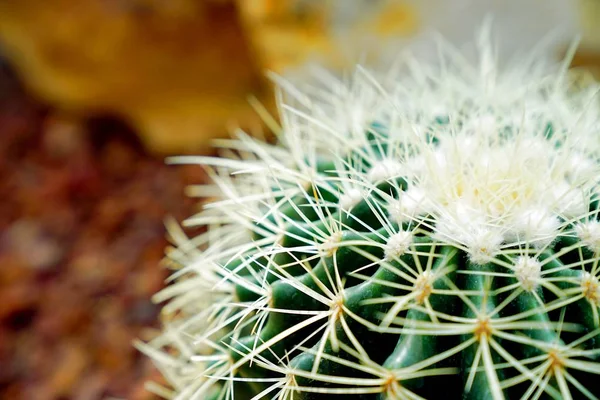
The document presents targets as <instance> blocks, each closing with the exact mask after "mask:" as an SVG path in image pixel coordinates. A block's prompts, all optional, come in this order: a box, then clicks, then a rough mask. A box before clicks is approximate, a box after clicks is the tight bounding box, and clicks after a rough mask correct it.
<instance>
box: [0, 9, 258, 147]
mask: <svg viewBox="0 0 600 400" xmlns="http://www.w3.org/2000/svg"><path fill="white" fill-rule="evenodd" d="M0 42H1V43H2V46H3V47H4V52H5V53H6V54H7V55H8V57H9V59H10V60H11V61H12V62H13V64H14V65H15V66H16V69H17V71H18V73H19V74H20V75H21V76H22V77H23V80H24V81H25V83H26V85H27V86H28V87H29V88H30V89H31V90H32V91H33V92H34V93H35V94H37V95H38V96H40V97H42V98H43V99H45V100H46V101H49V102H50V103H52V104H55V105H57V106H58V107H59V108H61V109H63V110H67V111H70V112H74V113H78V114H80V115H89V114H94V113H111V114H117V115H120V116H122V117H124V118H125V119H126V120H127V121H129V122H130V123H131V124H132V125H133V126H134V127H136V128H137V130H138V131H139V132H140V134H141V136H142V138H143V140H144V141H145V143H146V144H147V146H148V147H149V148H151V149H153V150H156V151H159V152H181V151H186V150H195V151H198V150H201V149H205V148H206V145H207V140H206V139H207V138H208V137H211V136H215V135H219V134H223V133H226V131H225V126H226V125H227V123H228V122H236V123H238V124H240V125H242V126H245V127H247V126H250V125H255V124H258V122H259V121H258V117H257V116H256V113H254V112H253V110H252V109H251V108H250V106H249V105H248V102H247V100H246V98H247V95H249V94H254V95H258V96H259V97H260V96H261V95H262V94H264V93H266V92H267V91H266V90H265V85H264V82H263V79H262V72H261V69H260V67H259V66H258V64H257V61H256V60H255V59H254V57H253V54H252V51H251V49H250V47H249V45H248V43H247V39H246V37H245V35H244V33H243V30H242V28H241V26H240V23H239V16H238V13H237V10H236V5H235V3H234V2H233V0H221V1H217V0H212V1H211V0H168V1H164V0H0ZM265 101H267V102H268V100H265Z"/></svg>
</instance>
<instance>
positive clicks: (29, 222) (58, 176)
mask: <svg viewBox="0 0 600 400" xmlns="http://www.w3.org/2000/svg"><path fill="white" fill-rule="evenodd" d="M202 179H203V176H202V173H201V171H200V170H199V168H192V167H190V168H187V167H167V166H165V165H164V163H163V160H162V157H152V156H149V155H148V154H146V153H145V152H144V150H143V149H142V148H141V146H140V145H139V143H138V142H137V140H136V139H135V135H134V134H133V133H132V132H131V131H130V130H128V129H127V128H126V127H124V126H122V125H121V124H119V123H118V122H115V121H110V120H106V119H104V120H101V119H98V120H95V121H92V122H88V123H86V124H81V123H77V122H74V121H70V120H69V119H68V118H66V117H64V116H60V115H56V114H55V113H54V112H53V111H52V110H49V109H47V108H45V107H43V106H40V105H39V104H36V103H35V102H34V101H32V100H31V99H28V98H27V97H26V96H25V95H23V94H22V91H21V90H20V88H19V86H18V85H17V84H16V83H15V79H13V78H12V77H11V75H10V73H8V72H7V70H6V68H0V366H1V367H0V398H2V399H33V400H38V399H39V400H46V399H48V400H50V399H78V400H93V399H104V398H114V397H116V398H127V399H132V400H142V399H152V398H153V397H152V396H151V395H149V394H148V393H147V392H145V391H144V389H143V382H144V381H145V380H146V379H148V378H150V377H152V378H154V379H159V378H158V376H157V373H156V371H155V370H154V369H153V368H152V366H151V363H150V362H149V361H148V360H147V359H146V358H145V357H144V356H142V355H141V354H139V353H138V352H137V351H136V350H134V348H133V347H132V345H131V342H132V340H133V339H134V338H138V337H140V336H143V335H144V331H145V330H147V329H148V328H151V327H156V326H157V322H156V321H157V312H158V307H157V306H154V305H152V304H151V303H150V297H151V295H152V294H153V293H155V292H156V291H157V290H159V289H160V288H161V286H162V285H163V280H164V278H165V271H164V269H163V268H161V267H160V266H159V262H160V259H161V258H162V256H163V249H164V247H165V245H166V242H165V240H164V236H165V235H164V227H163V220H164V217H165V216H166V215H173V216H175V217H176V218H177V219H179V220H180V219H181V218H183V217H185V216H188V215H190V214H191V213H192V212H193V202H192V201H190V200H187V199H185V198H184V194H183V193H184V190H183V188H184V186H185V185H186V184H188V183H192V182H193V183H198V182H199V181H201V180H202Z"/></svg>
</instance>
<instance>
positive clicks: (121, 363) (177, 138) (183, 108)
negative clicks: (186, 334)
mask: <svg viewBox="0 0 600 400" xmlns="http://www.w3.org/2000/svg"><path fill="white" fill-rule="evenodd" d="M490 12H491V13H493V15H494V21H495V24H494V28H495V31H496V33H497V37H498V42H499V45H500V49H501V53H511V52H513V51H515V50H517V49H521V48H525V49H526V48H527V47H528V46H532V45H533V44H535V43H536V42H538V41H539V40H541V38H543V37H546V35H547V34H548V33H549V32H553V33H554V35H553V36H552V40H551V43H550V45H549V46H548V50H547V54H546V56H547V57H550V58H556V59H559V58H560V57H562V55H563V54H564V53H565V49H566V48H567V46H568V45H569V44H570V43H571V42H572V40H573V38H574V37H575V36H576V35H577V34H581V35H582V42H581V45H580V47H579V50H578V52H577V54H576V56H575V60H574V64H576V65H577V66H582V67H584V68H586V69H587V70H589V71H592V72H593V71H595V70H596V69H597V68H598V66H600V28H599V26H600V24H599V23H598V21H600V0H413V1H410V0H237V1H235V0H0V398H1V399H42V400H45V399H48V400H49V399H78V400H79V399H81V400H93V399H111V398H113V399H115V398H119V399H121V398H126V399H135V400H141V399H154V398H155V397H154V396H153V395H152V394H150V393H148V392H146V391H145V390H144V381H146V380H148V379H153V380H159V381H160V376H158V374H157V373H156V372H155V370H154V369H153V367H152V365H151V363H150V362H149V361H148V360H147V359H145V358H144V357H143V356H141V355H140V354H139V353H138V352H137V351H136V350H134V349H133V347H132V345H131V342H132V340H133V339H135V338H142V339H148V338H151V337H152V335H153V334H154V332H155V329H157V328H158V327H159V306H160V305H154V304H153V303H152V302H151V296H152V295H153V294H154V293H155V292H156V291H158V290H160V288H161V287H162V286H163V285H164V279H165V277H166V275H167V273H166V271H165V269H164V268H162V267H161V265H160V261H161V258H162V256H163V254H164V247H165V246H166V245H167V243H166V241H165V239H164V236H165V230H164V219H165V217H167V216H172V217H174V218H175V219H177V220H179V221H180V220H181V219H183V218H185V217H186V216H189V215H191V214H192V213H193V212H194V211H195V210H196V209H197V207H198V205H197V203H196V201H194V200H193V199H189V198H187V197H185V187H186V185H188V184H198V183H201V182H203V181H204V180H205V176H204V174H203V171H202V169H201V168H199V167H179V166H178V167H168V166H165V165H164V163H163V160H164V157H165V156H168V155H173V154H182V153H205V154H210V153H211V150H210V146H209V144H210V139H211V138H216V137H223V136H226V135H228V134H230V133H231V132H232V131H233V130H234V129H236V128H238V127H241V128H243V129H245V130H247V131H248V132H251V133H253V134H256V135H265V134H268V132H266V131H265V129H264V127H263V126H262V123H261V120H260V119H259V118H258V117H257V115H256V113H255V112H254V110H253V109H252V107H251V106H250V105H249V103H248V96H250V95H252V96H254V98H255V99H256V100H258V101H259V102H260V103H261V104H262V105H263V106H264V107H266V108H267V109H268V110H272V111H273V110H274V102H273V99H272V87H271V84H270V82H269V81H268V80H267V79H266V78H265V71H267V70H269V71H275V72H276V73H278V74H280V75H283V76H284V77H286V78H288V79H289V80H291V81H292V82H294V81H301V80H305V79H309V74H308V73H307V71H308V70H309V68H308V67H307V66H308V65H315V64H316V65H319V66H321V67H325V68H328V69H330V70H332V71H333V72H334V73H339V74H342V73H343V72H344V71H347V70H349V69H350V68H351V67H352V65H353V64H355V63H356V62H357V61H360V62H361V63H364V64H367V65H368V66H371V67H374V68H378V67H380V68H384V67H385V65H386V64H387V63H389V62H392V61H393V60H394V58H395V57H397V56H398V54H399V53H400V52H401V51H403V50H404V49H406V48H407V47H410V48H412V49H413V50H414V51H415V52H417V53H420V55H421V56H423V57H429V56H432V55H435V49H434V48H433V47H432V46H431V41H430V38H431V34H432V32H440V33H442V34H443V35H445V36H446V37H448V38H449V40H450V41H451V42H453V43H454V44H455V45H456V46H458V47H461V46H463V45H464V44H465V43H466V42H468V41H469V40H471V39H472V37H473V33H474V31H475V30H476V28H477V27H478V26H479V25H480V23H481V21H482V18H483V17H484V16H485V15H486V14H488V13H490Z"/></svg>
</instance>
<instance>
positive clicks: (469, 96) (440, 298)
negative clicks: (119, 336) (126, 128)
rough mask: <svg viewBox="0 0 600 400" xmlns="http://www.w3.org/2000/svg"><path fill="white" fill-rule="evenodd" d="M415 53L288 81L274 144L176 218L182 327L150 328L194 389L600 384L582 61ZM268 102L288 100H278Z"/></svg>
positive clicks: (173, 368) (213, 169)
mask: <svg viewBox="0 0 600 400" xmlns="http://www.w3.org/2000/svg"><path fill="white" fill-rule="evenodd" d="M486 32H487V31H485V30H484V31H483V32H482V34H481V38H480V41H479V60H478V62H477V63H474V64H470V63H468V62H467V61H466V60H465V59H463V58H462V57H461V55H460V54H459V53H458V52H457V51H455V50H453V49H451V48H449V47H448V46H446V45H442V46H440V59H439V60H438V62H437V63H435V64H424V63H421V62H417V61H415V60H414V59H411V58H406V60H405V63H404V64H402V65H401V66H400V67H398V69H397V70H395V71H392V72H391V73H390V74H388V75H386V76H377V77H375V76H374V74H373V73H370V72H368V71H366V70H365V69H362V68H358V69H357V70H356V72H355V74H354V76H353V77H352V79H351V80H350V82H343V81H339V80H336V79H335V78H333V77H328V76H319V78H322V79H321V81H322V85H321V86H318V87H309V88H306V90H298V89H295V88H291V87H289V85H288V84H286V83H283V84H282V85H281V90H280V92H279V93H278V94H279V100H280V102H279V104H280V111H281V121H282V127H279V126H277V125H275V124H273V126H272V127H273V129H274V131H275V132H276V133H277V134H278V143H277V144H276V145H271V144H267V143H263V142H261V141H259V140H256V139H253V138H250V137H249V136H247V135H245V134H243V133H240V134H239V135H238V137H237V139H236V140H228V141H220V142H219V143H218V145H219V146H220V147H221V148H223V157H220V158H210V157H179V158H175V159H173V160H172V161H173V162H176V163H197V164H202V165H204V166H205V168H206V170H207V171H208V173H209V175H210V177H211V178H212V180H213V182H214V183H213V184H211V185H209V186H201V187H193V188H191V191H192V192H193V193H194V194H196V195H198V196H201V197H208V196H218V198H217V199H216V200H214V201H213V202H211V203H209V204H207V205H205V206H204V208H203V210H202V211H201V212H200V213H199V214H198V215H196V216H194V217H192V218H190V219H189V220H188V221H186V225H189V226H203V227H206V228H207V230H206V231H205V232H204V233H201V234H200V235H198V236H196V237H193V238H188V237H186V235H185V234H184V233H183V231H182V230H180V229H179V228H177V227H176V226H175V225H174V224H170V226H169V228H170V237H171V239H172V241H173V243H174V247H173V248H171V249H169V252H168V259H169V261H170V263H171V266H172V267H173V268H174V269H175V272H174V273H173V275H172V284H171V285H170V286H168V287H167V288H166V289H164V290H163V291H162V292H160V293H159V294H157V295H156V298H155V300H156V301H158V302H163V301H167V302H166V305H165V306H164V316H165V318H164V319H165V322H164V330H163V333H162V334H161V335H160V336H158V337H157V338H156V339H154V340H153V341H151V342H149V343H138V346H139V347H140V348H141V349H142V350H143V351H144V352H146V353H147V354H149V355H150V356H151V357H153V359H154V360H155V362H156V364H157V366H158V368H159V369H160V370H161V372H162V373H163V374H164V376H165V378H166V379H167V381H168V382H169V384H170V385H171V388H165V387H160V386H158V385H155V384H154V385H151V386H150V387H151V389H153V390H154V391H155V392H157V393H159V394H161V395H163V396H165V397H167V398H175V399H201V400H202V399H219V400H226V399H236V400H247V399H261V398H264V399H278V400H283V399H330V398H343V399H390V400H391V399H422V398H439V397H438V396H439V395H440V393H441V391H443V393H444V396H445V398H457V399H458V398H466V399H494V400H499V399H503V398H525V399H530V398H531V399H537V398H549V399H579V398H589V399H596V398H598V397H600V386H599V385H598V384H597V383H594V380H595V379H596V377H595V375H597V374H600V363H599V362H598V361H597V360H598V356H599V355H600V344H599V343H598V340H599V338H600V336H599V335H600V323H599V319H600V318H599V312H598V306H599V305H600V283H599V278H598V275H599V273H600V268H599V260H600V256H599V254H600V222H599V217H598V184H599V180H600V164H599V162H600V136H598V135H599V132H600V108H599V107H598V101H597V96H596V94H597V91H598V87H597V86H593V87H588V88H585V89H578V90H573V89H572V87H571V85H570V82H569V79H568V74H567V73H566V64H567V63H565V64H564V65H562V66H556V67H554V66H552V65H548V64H546V63H544V62H542V61H539V57H538V55H537V54H536V53H535V52H532V53H531V54H530V56H529V57H528V58H523V59H521V60H520V61H519V62H518V63H516V64H515V65H513V66H512V67H511V66H510V65H509V66H507V67H506V68H504V69H500V68H497V62H496V60H495V59H494V53H493V51H492V50H493V49H492V47H491V46H490V45H489V39H488V38H487V33H486ZM267 120H268V119H267Z"/></svg>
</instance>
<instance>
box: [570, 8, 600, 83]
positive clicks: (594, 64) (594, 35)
mask: <svg viewBox="0 0 600 400" xmlns="http://www.w3.org/2000/svg"><path fill="white" fill-rule="evenodd" d="M579 17H580V21H581V27H582V40H581V45H580V46H579V48H578V50H577V53H576V54H575V57H574V58H573V66H576V67H585V68H586V69H587V70H589V71H590V72H591V73H592V74H593V75H594V76H596V77H597V78H598V77H600V0H579Z"/></svg>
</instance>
